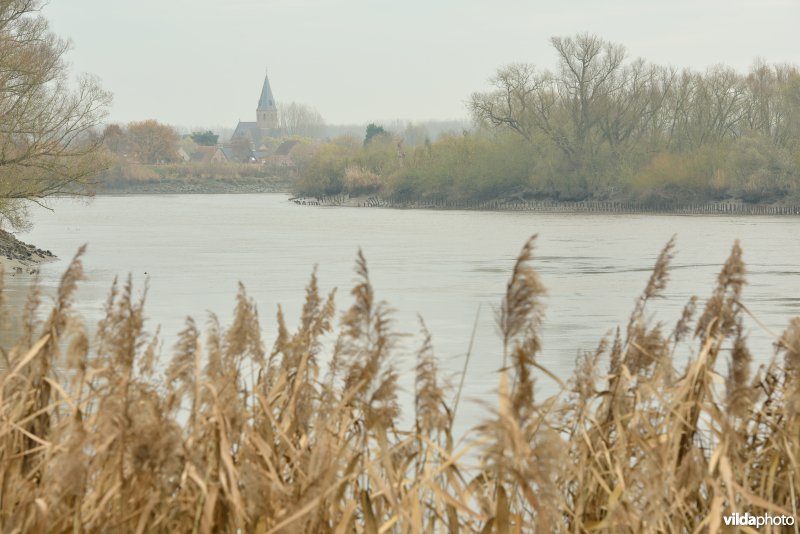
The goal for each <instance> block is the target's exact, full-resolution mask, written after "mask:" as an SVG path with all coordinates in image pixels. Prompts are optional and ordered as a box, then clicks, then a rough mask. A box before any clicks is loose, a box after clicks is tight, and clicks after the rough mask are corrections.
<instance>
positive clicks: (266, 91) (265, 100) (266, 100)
mask: <svg viewBox="0 0 800 534" xmlns="http://www.w3.org/2000/svg"><path fill="white" fill-rule="evenodd" d="M274 107H275V99H274V98H273V96H272V88H271V87H270V86H269V76H268V75H267V74H266V73H265V74H264V85H263V86H262V87H261V98H259V99H258V110H259V111H262V110H263V111H266V110H268V109H270V108H274Z"/></svg>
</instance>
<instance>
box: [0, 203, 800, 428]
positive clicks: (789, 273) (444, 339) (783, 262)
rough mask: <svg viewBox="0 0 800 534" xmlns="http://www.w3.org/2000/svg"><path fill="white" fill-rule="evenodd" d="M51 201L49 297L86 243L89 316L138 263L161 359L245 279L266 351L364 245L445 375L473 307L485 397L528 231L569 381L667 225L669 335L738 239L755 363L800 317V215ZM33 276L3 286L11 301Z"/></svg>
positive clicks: (665, 314)
mask: <svg viewBox="0 0 800 534" xmlns="http://www.w3.org/2000/svg"><path fill="white" fill-rule="evenodd" d="M52 207H53V208H54V211H53V212H49V211H45V210H38V211H36V212H35V213H34V219H35V221H34V222H35V226H34V229H33V231H31V232H30V233H29V234H26V235H22V236H20V237H21V238H22V239H24V240H26V241H28V242H31V243H34V244H36V245H37V246H39V247H43V248H47V249H50V250H51V251H53V252H54V253H55V254H57V255H58V256H59V257H60V258H61V261H58V262H55V263H50V264H46V265H43V266H42V268H41V275H40V279H41V280H40V281H41V284H42V286H43V288H44V290H45V292H46V293H50V294H52V291H53V289H54V288H55V286H56V285H57V283H58V279H59V277H60V275H61V273H62V272H63V270H64V268H65V267H66V264H67V261H68V259H69V258H70V257H71V256H72V255H73V254H74V253H75V251H76V250H77V248H78V247H79V246H80V245H82V244H84V243H88V252H87V254H86V256H85V267H86V272H87V275H88V279H87V280H86V281H85V282H83V283H82V285H81V289H80V292H79V297H78V301H77V304H78V309H79V310H80V311H81V312H82V313H83V315H84V317H85V318H87V320H88V321H89V322H90V323H92V324H94V323H96V321H97V320H98V318H99V316H100V313H101V309H102V303H103V300H104V298H105V296H106V294H107V292H108V289H109V287H110V284H111V282H112V280H113V279H114V277H117V276H119V277H126V276H127V275H128V273H130V274H131V276H132V277H133V280H134V283H135V284H136V287H137V288H139V289H141V288H143V287H144V284H145V282H147V284H148V285H149V291H148V296H147V312H148V316H149V323H148V327H149V329H150V331H154V330H155V328H156V326H157V325H160V328H161V332H162V337H163V339H164V352H165V353H169V349H170V348H171V347H172V345H173V344H174V342H175V334H176V332H178V331H179V330H180V328H181V327H182V326H183V321H184V318H185V317H186V315H191V316H193V317H194V318H195V319H196V320H198V322H199V323H201V324H202V323H203V322H204V319H205V316H206V314H207V311H213V312H215V313H217V314H218V315H219V316H220V318H221V319H222V320H223V322H225V323H228V322H229V321H230V319H231V315H232V310H233V306H234V296H235V293H236V290H237V282H239V281H241V282H242V283H244V285H245V287H246V288H247V291H248V293H249V294H250V295H251V296H252V297H254V298H255V300H256V302H257V304H258V308H259V313H260V315H261V317H262V322H263V324H264V339H265V340H266V342H267V344H268V345H271V343H272V341H273V339H274V335H275V321H274V314H275V312H276V309H277V305H278V304H279V303H280V304H282V305H283V308H284V311H285V312H286V317H287V319H288V320H289V323H290V325H293V324H295V323H296V320H295V318H296V316H297V315H298V314H299V312H300V309H301V306H302V299H303V292H304V287H305V285H306V283H307V282H308V280H309V276H310V274H311V272H312V270H313V268H314V266H315V265H316V266H317V268H318V271H317V272H318V276H319V281H320V286H321V288H322V289H323V290H325V291H330V290H332V289H333V288H335V287H336V288H338V293H337V297H336V300H337V308H338V309H339V310H340V311H342V310H344V309H345V308H346V307H347V306H348V305H349V304H350V302H351V299H350V296H349V293H348V291H349V288H350V287H351V285H352V282H353V280H354V274H353V266H354V260H355V257H356V253H357V251H358V249H359V248H361V249H362V250H363V252H364V254H365V256H366V258H367V262H368V266H369V270H370V277H371V279H372V282H373V285H374V287H375V289H376V292H377V296H378V297H379V298H380V299H385V300H386V301H388V302H389V304H390V305H391V306H392V307H393V308H394V309H395V310H396V312H395V313H394V317H395V318H396V329H397V330H398V331H400V332H408V333H414V334H416V333H417V332H418V331H419V322H418V319H417V315H418V314H419V315H421V316H422V317H423V318H424V319H425V322H426V324H427V326H428V328H429V330H430V331H431V332H432V334H433V342H434V348H435V350H436V353H437V354H438V356H439V357H440V358H441V359H442V361H443V364H444V366H445V368H446V369H447V370H448V371H449V372H451V373H455V372H456V371H457V370H459V369H460V368H461V366H462V364H463V358H464V354H465V351H466V349H467V346H468V343H469V338H470V333H471V331H472V325H473V321H474V318H475V315H476V311H477V309H478V307H479V306H480V308H481V313H480V318H479V326H478V330H477V334H476V341H475V347H474V349H473V359H472V362H471V365H470V368H469V371H468V374H467V380H466V382H467V384H468V387H467V391H466V393H465V395H466V397H467V398H473V399H476V398H491V397H487V395H489V394H490V393H489V392H491V391H492V390H493V388H494V387H495V385H496V383H497V374H496V370H497V369H498V367H499V366H500V350H501V349H500V343H499V340H498V336H497V331H496V326H495V317H494V310H495V309H496V308H497V306H498V304H499V302H500V299H501V297H502V293H503V290H504V287H505V283H506V282H507V280H508V276H509V273H510V270H511V268H512V266H513V262H514V259H515V257H516V255H517V253H518V252H519V250H520V248H521V246H522V245H523V243H524V242H525V240H526V239H527V238H528V237H530V236H531V235H532V234H535V233H538V234H539V239H538V241H537V246H536V260H535V265H536V267H537V268H538V270H539V272H540V274H541V277H542V280H543V281H544V283H545V285H546V286H547V288H548V291H549V295H548V298H547V312H546V321H545V325H544V329H543V332H542V338H543V343H544V348H543V351H542V354H541V358H540V361H541V363H542V364H544V365H545V366H547V367H548V368H550V369H551V370H552V371H554V372H555V373H556V374H558V375H560V376H562V377H567V376H568V375H569V373H570V371H571V370H572V368H573V365H574V361H575V357H576V355H577V354H578V353H579V352H580V351H586V350H592V349H594V348H595V347H596V345H597V343H598V341H599V340H600V339H601V338H602V337H603V336H604V335H606V334H607V333H609V332H610V331H611V330H612V329H614V328H615V327H616V326H617V325H623V327H624V325H625V323H626V321H627V317H628V315H629V314H630V312H631V310H632V308H633V304H634V302H635V300H636V298H637V296H638V295H639V293H640V292H641V291H642V289H643V288H644V286H645V284H646V281H647V278H648V276H649V274H650V269H651V268H652V266H653V264H654V262H655V259H656V257H657V255H658V253H659V251H660V249H661V248H662V247H663V245H664V244H665V243H666V242H667V240H668V239H669V238H670V236H672V235H673V234H677V237H678V246H677V256H676V258H675V261H674V263H673V270H672V272H671V282H670V285H669V287H668V288H667V292H666V298H665V299H664V300H662V301H660V302H658V303H657V306H655V307H653V308H652V311H653V312H654V314H655V315H654V320H663V321H664V322H665V324H666V329H667V330H671V328H672V326H673V325H674V322H675V321H676V320H677V319H678V317H679V315H680V311H681V309H682V308H683V306H684V305H685V303H686V301H687V300H688V299H689V298H690V297H691V296H692V295H698V296H700V297H702V298H705V297H707V296H709V295H710V293H711V291H712V289H713V285H714V282H715V277H716V274H717V272H718V271H719V269H720V267H721V265H722V263H723V262H724V261H725V259H726V258H727V256H728V254H729V252H730V249H731V246H732V244H733V242H734V240H735V239H740V240H741V242H742V246H743V248H744V260H745V262H746V263H747V266H748V271H749V274H748V281H749V285H748V287H747V288H746V290H745V301H746V303H747V305H748V306H749V308H750V309H751V310H752V312H753V313H754V314H755V315H756V316H757V317H758V319H759V321H760V322H762V323H763V325H764V327H765V328H762V327H761V326H758V325H757V324H756V323H755V322H754V321H751V320H748V321H747V326H748V332H749V335H750V342H751V348H752V349H753V352H754V353H755V357H756V359H758V360H759V361H766V360H767V359H768V358H769V357H770V356H771V355H772V354H773V347H772V343H773V342H774V338H773V337H772V336H771V334H770V333H769V331H771V332H773V333H776V334H779V333H780V332H782V331H783V329H784V328H785V326H786V325H787V324H788V321H789V319H790V318H791V317H792V316H797V315H800V246H798V245H800V242H799V240H800V238H798V235H800V232H798V228H800V219H798V218H790V217H785V218H769V217H722V216H705V217H704V216H665V215H611V214H568V213H532V212H470V211H428V210H390V209H364V208H342V207H336V208H326V207H312V206H296V205H294V204H293V203H291V202H289V201H288V200H287V197H286V196H285V195H279V194H258V195H257V194H248V195H172V196H119V197H98V198H96V199H94V200H93V201H91V202H90V203H88V204H86V203H85V202H82V201H74V200H68V199H58V200H54V201H53V202H52ZM27 280H28V279H27V278H25V277H19V276H18V277H13V278H8V280H7V293H8V295H9V296H10V297H11V300H12V301H13V303H15V305H18V304H19V302H20V300H21V299H22V298H23V295H24V293H25V291H26V282H27ZM656 312H657V313H656ZM418 343H419V337H418V336H415V337H410V338H404V339H403V341H402V348H401V350H400V351H399V353H398V358H397V361H396V364H397V366H398V367H399V368H400V370H401V372H402V375H403V377H404V380H403V385H404V387H405V388H406V390H407V391H410V389H411V388H412V387H413V386H412V384H413V383H412V381H411V377H412V373H411V371H410V370H411V369H412V368H413V365H414V361H413V357H412V356H411V353H412V352H413V350H414V349H415V348H416V347H417V345H418ZM541 387H542V388H543V390H544V391H551V390H552V387H553V386H552V385H548V384H547V383H546V381H543V382H542V386H541ZM466 406H467V407H465V412H464V414H465V415H469V416H470V417H471V418H472V416H476V415H477V414H478V413H479V412H478V411H477V409H476V408H475V405H474V403H472V404H471V403H467V405H466ZM473 421H474V418H473Z"/></svg>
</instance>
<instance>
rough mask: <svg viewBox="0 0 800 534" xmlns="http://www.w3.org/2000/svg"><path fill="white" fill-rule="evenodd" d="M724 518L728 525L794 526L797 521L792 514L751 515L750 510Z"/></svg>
mask: <svg viewBox="0 0 800 534" xmlns="http://www.w3.org/2000/svg"><path fill="white" fill-rule="evenodd" d="M722 520H723V521H724V522H725V526H728V527H771V526H779V527H780V526H784V525H788V526H792V525H794V523H795V520H794V516H791V515H769V514H764V515H751V514H750V513H748V512H745V513H743V514H740V513H738V512H737V513H735V514H730V515H724V516H722Z"/></svg>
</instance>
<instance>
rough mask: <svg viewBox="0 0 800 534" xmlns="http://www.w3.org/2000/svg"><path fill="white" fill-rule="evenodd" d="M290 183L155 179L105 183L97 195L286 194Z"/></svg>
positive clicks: (252, 179)
mask: <svg viewBox="0 0 800 534" xmlns="http://www.w3.org/2000/svg"><path fill="white" fill-rule="evenodd" d="M290 185H291V184H290V182H289V180H288V179H287V178H285V177H280V176H267V177H260V176H249V177H235V178H203V179H197V178H156V179H146V180H108V181H103V182H101V183H100V184H98V186H97V190H96V194H97V195H186V194H246V193H286V192H288V191H289V188H290Z"/></svg>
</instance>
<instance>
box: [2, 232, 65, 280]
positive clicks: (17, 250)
mask: <svg viewBox="0 0 800 534" xmlns="http://www.w3.org/2000/svg"><path fill="white" fill-rule="evenodd" d="M56 259H57V258H56V255H55V254H53V253H52V252H50V251H49V250H42V249H40V248H36V247H35V246H33V245H29V244H28V243H24V242H22V241H20V240H19V239H17V238H16V237H14V235H13V234H10V233H8V232H6V231H5V230H0V267H2V269H3V270H4V271H5V272H6V273H8V274H10V275H12V276H13V275H15V274H18V273H27V274H36V272H37V270H38V269H37V268H36V265H38V264H40V263H45V262H48V261H54V260H56Z"/></svg>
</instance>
